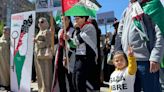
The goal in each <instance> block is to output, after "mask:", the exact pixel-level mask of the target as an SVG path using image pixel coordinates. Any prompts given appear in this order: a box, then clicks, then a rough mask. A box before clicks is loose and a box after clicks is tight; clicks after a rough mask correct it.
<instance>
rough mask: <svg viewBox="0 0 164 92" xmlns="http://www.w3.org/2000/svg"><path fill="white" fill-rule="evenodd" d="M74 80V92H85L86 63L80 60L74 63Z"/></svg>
mask: <svg viewBox="0 0 164 92" xmlns="http://www.w3.org/2000/svg"><path fill="white" fill-rule="evenodd" d="M73 74H74V80H75V82H74V83H75V87H76V92H87V91H86V61H85V60H84V59H80V60H78V61H76V62H75V68H74V73H73Z"/></svg>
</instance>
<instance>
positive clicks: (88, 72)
mask: <svg viewBox="0 0 164 92" xmlns="http://www.w3.org/2000/svg"><path fill="white" fill-rule="evenodd" d="M88 18H89V16H75V22H76V25H75V27H76V29H79V31H80V32H79V33H78V34H77V35H76V36H75V38H73V39H69V37H68V36H66V37H65V38H66V39H68V43H69V44H71V43H74V45H70V46H75V47H76V61H75V66H74V72H73V81H74V82H73V84H74V87H75V92H87V91H86V87H87V86H86V83H87V84H89V85H90V88H91V89H92V90H94V87H95V86H94V84H93V85H92V83H89V82H88V81H87V79H88V77H92V78H93V77H95V76H94V74H93V71H95V70H94V67H93V66H96V64H97V60H96V58H97V56H98V52H97V37H96V29H95V27H94V26H93V24H91V22H88V21H87V20H88ZM94 91H96V90H94Z"/></svg>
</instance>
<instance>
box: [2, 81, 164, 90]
mask: <svg viewBox="0 0 164 92" xmlns="http://www.w3.org/2000/svg"><path fill="white" fill-rule="evenodd" d="M162 89H163V90H162V92H164V84H163V85H162ZM108 90H109V89H108V87H101V88H100V92H108ZM0 92H10V91H7V90H4V89H3V88H2V87H1V88H0ZM31 92H38V84H37V82H34V83H31Z"/></svg>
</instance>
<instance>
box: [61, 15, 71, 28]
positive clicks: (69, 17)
mask: <svg viewBox="0 0 164 92" xmlns="http://www.w3.org/2000/svg"><path fill="white" fill-rule="evenodd" d="M62 16H63V15H62ZM64 17H67V18H68V19H69V20H70V22H69V26H68V27H69V28H70V27H73V23H72V21H71V16H64Z"/></svg>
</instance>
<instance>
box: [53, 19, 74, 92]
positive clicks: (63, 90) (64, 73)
mask: <svg viewBox="0 0 164 92" xmlns="http://www.w3.org/2000/svg"><path fill="white" fill-rule="evenodd" d="M61 19H62V24H63V28H62V29H60V30H59V32H58V42H59V43H58V48H57V54H56V58H55V64H56V65H55V68H56V67H57V69H54V70H56V71H55V74H54V77H53V78H54V82H53V83H54V84H53V88H52V89H53V92H56V90H55V88H54V87H55V86H56V81H58V82H59V89H60V92H75V91H74V87H73V84H72V81H73V80H72V72H70V71H68V67H67V64H68V62H67V60H65V57H66V51H65V50H66V48H67V47H66V45H65V40H64V39H63V37H64V34H65V33H64V26H65V28H66V34H67V35H69V37H70V38H71V37H73V36H72V35H73V32H74V28H73V24H72V22H71V17H70V16H62V18H61ZM70 53H71V52H69V53H68V54H69V55H70ZM69 62H72V61H69ZM55 77H57V79H56V78H55ZM66 77H67V79H68V84H69V91H68V90H67V86H66Z"/></svg>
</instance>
